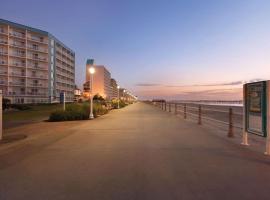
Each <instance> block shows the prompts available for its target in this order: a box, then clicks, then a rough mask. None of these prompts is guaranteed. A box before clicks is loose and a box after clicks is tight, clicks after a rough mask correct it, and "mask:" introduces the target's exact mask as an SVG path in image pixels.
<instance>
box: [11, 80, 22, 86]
mask: <svg viewBox="0 0 270 200" xmlns="http://www.w3.org/2000/svg"><path fill="white" fill-rule="evenodd" d="M9 85H10V86H17V87H25V82H19V81H10V82H9Z"/></svg>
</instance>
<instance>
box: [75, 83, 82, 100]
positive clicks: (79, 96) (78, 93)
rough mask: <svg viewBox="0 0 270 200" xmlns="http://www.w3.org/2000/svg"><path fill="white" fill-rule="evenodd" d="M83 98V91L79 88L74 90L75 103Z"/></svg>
mask: <svg viewBox="0 0 270 200" xmlns="http://www.w3.org/2000/svg"><path fill="white" fill-rule="evenodd" d="M81 98H82V91H81V90H80V89H79V88H77V87H76V88H75V90H74V101H76V102H78V101H79V100H80V99H81Z"/></svg>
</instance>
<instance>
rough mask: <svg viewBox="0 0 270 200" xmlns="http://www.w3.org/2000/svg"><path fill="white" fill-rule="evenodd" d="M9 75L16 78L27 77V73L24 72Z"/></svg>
mask: <svg viewBox="0 0 270 200" xmlns="http://www.w3.org/2000/svg"><path fill="white" fill-rule="evenodd" d="M9 75H10V76H15V77H25V73H22V72H11V73H10V74H9Z"/></svg>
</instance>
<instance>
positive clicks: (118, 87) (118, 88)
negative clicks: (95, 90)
mask: <svg viewBox="0 0 270 200" xmlns="http://www.w3.org/2000/svg"><path fill="white" fill-rule="evenodd" d="M119 90H120V86H119V85H118V86H117V96H118V107H117V108H118V109H119V108H120V106H119V102H120V99H119Z"/></svg>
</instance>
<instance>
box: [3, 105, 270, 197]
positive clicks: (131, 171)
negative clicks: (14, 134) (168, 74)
mask: <svg viewBox="0 0 270 200" xmlns="http://www.w3.org/2000/svg"><path fill="white" fill-rule="evenodd" d="M48 125H49V124H48ZM35 128H37V127H35ZM57 130H58V131H57V132H55V133H53V131H52V132H50V133H47V134H41V135H40V137H37V138H35V140H31V141H28V142H24V143H23V144H21V145H19V146H18V147H17V148H15V149H14V150H13V151H9V152H7V153H5V154H0V199H1V200H2V199H13V200H16V199H54V200H58V199H76V200H77V199H91V200H93V199H97V200H103V199H115V200H121V199H123V200H129V199H131V200H133V199H138V200H144V199H147V200H159V199H160V200H170V199H184V200H186V199H194V200H198V199H207V200H211V199H215V200H217V199H219V200H220V199H230V200H231V199H241V200H243V199H260V200H261V199H269V191H270V184H269V183H270V173H269V171H270V160H269V158H268V157H265V156H263V155H262V154H259V153H256V152H253V151H251V150H249V149H246V148H243V147H242V146H240V145H237V144H235V143H231V142H230V141H228V140H224V139H223V138H221V137H218V136H215V134H213V131H214V130H210V129H209V128H207V127H203V126H198V125H197V124H195V123H193V122H189V121H185V120H183V119H181V118H179V117H176V116H174V115H172V114H170V113H166V112H163V111H161V110H160V109H158V108H156V107H153V106H151V105H148V104H145V103H141V102H139V103H136V104H133V105H131V106H128V107H126V108H124V109H120V110H115V111H113V112H111V113H109V114H108V115H105V116H102V117H100V118H98V119H96V120H93V121H84V122H79V123H78V124H77V125H75V124H74V123H71V125H70V126H69V125H65V129H63V130H61V129H60V128H59V127H58V129H57ZM40 131H42V130H40ZM14 158H18V159H14Z"/></svg>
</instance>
